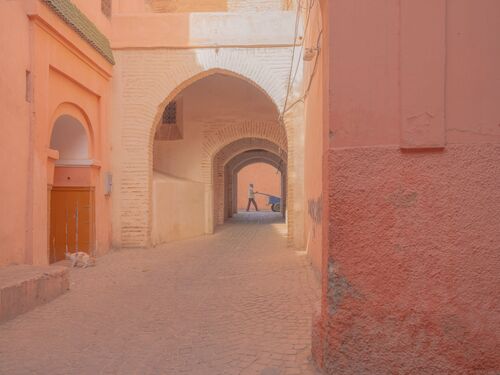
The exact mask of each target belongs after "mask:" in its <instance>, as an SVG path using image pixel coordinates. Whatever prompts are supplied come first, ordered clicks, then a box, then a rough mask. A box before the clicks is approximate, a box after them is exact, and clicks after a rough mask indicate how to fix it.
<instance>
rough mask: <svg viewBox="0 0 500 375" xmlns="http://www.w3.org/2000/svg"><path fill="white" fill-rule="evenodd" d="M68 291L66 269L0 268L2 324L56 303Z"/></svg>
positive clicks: (52, 267) (0, 321) (0, 318)
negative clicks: (46, 304)
mask: <svg viewBox="0 0 500 375" xmlns="http://www.w3.org/2000/svg"><path fill="white" fill-rule="evenodd" d="M68 289H69V272H68V269H67V268H66V267H60V266H47V267H35V266H28V265H16V266H6V267H0V323H2V322H5V321H7V320H9V319H12V318H14V317H16V316H18V315H20V314H23V313H25V312H27V311H30V310H32V309H34V308H35V307H36V306H39V305H42V304H44V303H47V302H49V301H52V300H53V299H55V298H57V297H59V296H60V295H61V294H63V293H64V292H66V291H67V290H68Z"/></svg>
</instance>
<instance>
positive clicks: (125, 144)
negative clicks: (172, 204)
mask: <svg viewBox="0 0 500 375" xmlns="http://www.w3.org/2000/svg"><path fill="white" fill-rule="evenodd" d="M153 55H154V54H153ZM200 56H203V59H202V61H201V62H202V63H201V64H194V65H193V64H190V63H186V61H177V62H176V63H175V64H172V65H170V66H168V69H167V71H165V72H162V73H161V74H158V71H156V73H157V74H156V75H155V76H152V75H151V76H150V77H149V76H148V77H149V78H148V79H144V80H141V82H137V81H136V80H135V81H133V83H134V85H130V86H126V87H125V89H124V98H125V99H124V100H123V108H124V112H123V113H122V114H121V116H122V117H121V118H122V120H123V126H122V127H121V144H120V147H121V158H122V160H123V161H120V163H119V165H120V170H119V171H118V172H119V174H118V177H117V183H118V184H119V192H117V193H116V195H118V196H119V198H118V199H116V198H115V201H116V202H117V203H116V205H115V214H118V215H119V218H120V226H119V229H118V231H117V232H115V241H116V243H117V244H118V245H121V246H123V247H144V246H149V245H150V244H151V230H152V181H153V168H152V166H153V145H154V133H155V131H156V128H157V125H158V124H159V122H160V118H161V114H162V112H163V109H164V108H165V106H166V105H167V104H168V103H169V101H171V100H172V99H173V98H175V96H176V95H178V94H179V93H180V92H182V90H184V89H185V88H186V87H188V86H189V85H191V84H193V83H194V82H196V81H198V80H201V79H203V78H205V77H208V76H210V75H213V74H223V75H229V76H233V77H237V78H240V79H242V80H244V81H246V82H248V83H250V84H252V85H253V86H255V87H257V88H259V90H260V91H261V92H262V93H264V94H265V95H266V96H267V97H268V98H269V100H271V101H272V103H273V104H274V106H275V107H276V113H277V114H278V113H280V112H281V110H282V107H283V103H284V99H285V96H286V90H284V89H283V87H284V84H286V75H285V74H281V73H278V72H277V71H276V72H274V71H273V69H275V66H272V65H269V66H267V65H266V64H265V63H264V62H263V61H259V59H260V57H259V56H258V57H251V58H249V59H247V60H245V61H244V62H242V60H241V59H234V58H230V57H229V56H227V55H226V54H225V52H223V51H221V53H219V54H218V55H217V54H214V53H212V52H210V51H207V52H202V53H200ZM200 56H198V57H200ZM198 62H200V61H198ZM130 65H134V64H133V63H132V62H130ZM134 68H136V66H135V65H134ZM142 69H144V67H142ZM129 73H130V72H129ZM148 74H149V73H148ZM141 92H148V95H147V97H146V96H141V95H139V96H137V95H135V93H141ZM132 99H133V100H132ZM155 103H156V104H155ZM127 104H129V105H127ZM277 117H278V116H277ZM293 127H294V121H293V120H290V117H287V116H285V119H284V121H280V120H278V119H277V120H276V121H243V122H239V123H231V124H227V125H222V126H219V127H217V129H213V130H211V131H209V132H208V133H207V134H204V138H205V142H204V145H203V155H204V157H203V161H202V169H203V181H204V183H205V184H206V186H205V197H206V199H207V201H210V200H211V201H212V202H211V203H209V204H213V198H210V197H213V187H212V164H213V157H214V156H215V154H216V153H217V152H218V151H219V150H220V149H221V148H222V147H224V146H225V145H227V144H228V143H231V142H233V141H235V140H238V139H241V138H244V137H246V138H248V137H250V138H257V137H260V138H265V139H269V140H272V141H273V142H274V143H276V144H279V145H280V147H282V148H283V150H287V151H288V152H289V150H288V144H289V142H290V141H291V140H292V137H293V135H294V133H295V129H293ZM294 143H295V142H292V144H294ZM288 167H289V168H293V167H294V163H293V161H290V162H289V164H288ZM289 175H292V174H289ZM293 184H294V181H289V185H290V189H289V190H290V191H292V190H293V187H292V186H291V185H293ZM206 211H207V212H213V208H210V207H209V208H208V209H207V210H206ZM209 216H211V215H209ZM205 228H206V233H211V232H212V231H213V216H212V217H211V218H209V217H207V218H206V223H205ZM290 235H292V233H290Z"/></svg>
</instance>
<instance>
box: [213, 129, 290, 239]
mask: <svg viewBox="0 0 500 375" xmlns="http://www.w3.org/2000/svg"><path fill="white" fill-rule="evenodd" d="M276 138H277V139H280V138H279V137H276ZM285 147H286V146H284V145H283V144H281V145H278V144H277V143H275V142H273V141H271V140H270V139H268V138H260V137H252V138H250V137H248V138H242V139H238V140H236V141H233V142H231V143H229V144H227V145H225V146H224V147H222V148H220V149H219V151H218V152H217V153H216V154H215V155H214V156H213V158H212V160H213V161H212V162H211V163H210V164H209V166H210V168H209V173H210V177H211V186H212V191H213V205H214V206H213V223H214V224H215V225H217V224H223V223H224V219H225V218H226V217H227V211H226V204H227V199H228V198H227V196H226V185H227V183H228V182H229V178H231V179H232V176H231V177H230V176H228V175H227V173H226V172H227V167H228V166H229V165H230V163H231V162H233V163H234V162H238V159H237V158H238V156H240V155H242V154H244V153H245V152H247V151H251V150H263V151H265V152H267V153H269V154H271V155H274V156H275V157H276V158H277V160H282V161H284V164H285V169H288V168H289V166H288V165H287V151H286V148H285ZM235 159H236V160H235ZM240 161H241V160H240ZM287 174H288V173H286V171H285V176H286V175H287ZM283 182H284V183H285V184H286V185H288V184H289V181H288V179H286V180H284V181H283ZM286 189H288V187H287V188H286ZM289 215H291V216H293V213H289ZM288 230H289V236H291V235H293V228H290V227H289V228H288Z"/></svg>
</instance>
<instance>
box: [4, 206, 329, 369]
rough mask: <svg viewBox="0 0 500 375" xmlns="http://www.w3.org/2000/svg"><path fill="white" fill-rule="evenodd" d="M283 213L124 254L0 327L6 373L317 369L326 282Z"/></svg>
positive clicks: (241, 218)
mask: <svg viewBox="0 0 500 375" xmlns="http://www.w3.org/2000/svg"><path fill="white" fill-rule="evenodd" d="M286 241H287V240H286V237H285V224H283V223H282V222H281V221H280V217H279V214H273V213H248V214H247V213H240V214H238V215H237V216H236V218H234V219H233V220H231V221H230V222H229V223H228V224H226V225H225V226H224V227H222V228H221V229H220V230H219V231H218V232H217V233H216V234H215V235H213V236H207V237H201V238H196V239H192V240H188V241H182V242H177V243H174V244H168V245H165V246H161V247H156V248H151V249H147V250H121V251H115V252H113V253H111V254H109V255H107V256H105V257H102V258H99V259H98V264H97V266H96V267H93V268H88V269H76V270H72V272H71V290H70V291H69V292H68V293H66V294H65V295H63V296H62V297H60V298H58V299H57V300H55V301H53V302H51V303H49V304H47V305H44V306H41V307H38V308H37V309H35V310H34V311H31V312H29V313H27V314H25V315H22V316H19V317H18V318H16V319H14V320H12V321H9V322H6V323H4V324H2V325H0V374H141V375H146V374H168V375H175V374H203V375H211V374H214V375H219V374H231V375H234V374H261V375H281V374H283V375H285V374H315V371H314V369H313V366H312V364H311V363H310V358H309V357H310V340H311V333H310V331H311V318H312V314H313V308H314V305H315V304H316V302H317V300H318V297H319V285H318V284H317V281H316V279H315V277H314V276H313V275H312V272H311V270H310V268H309V266H308V262H307V257H306V256H305V255H304V254H302V253H301V252H296V251H294V250H293V249H291V248H287V246H286Z"/></svg>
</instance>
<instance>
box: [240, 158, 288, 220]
mask: <svg viewBox="0 0 500 375" xmlns="http://www.w3.org/2000/svg"><path fill="white" fill-rule="evenodd" d="M251 183H253V185H254V191H258V192H262V193H266V194H271V195H274V196H276V197H280V196H281V174H280V173H279V172H276V168H275V167H273V166H271V165H269V164H266V163H255V164H251V165H249V166H247V167H245V168H243V169H242V170H241V171H240V172H239V173H238V210H239V211H241V210H246V209H247V204H248V185H249V184H251ZM255 197H256V198H255V200H256V201H257V206H258V207H259V210H262V211H264V210H270V209H271V206H268V205H267V197H265V196H263V195H260V194H256V196H255ZM250 209H251V210H254V207H253V205H252V206H251V207H250Z"/></svg>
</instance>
